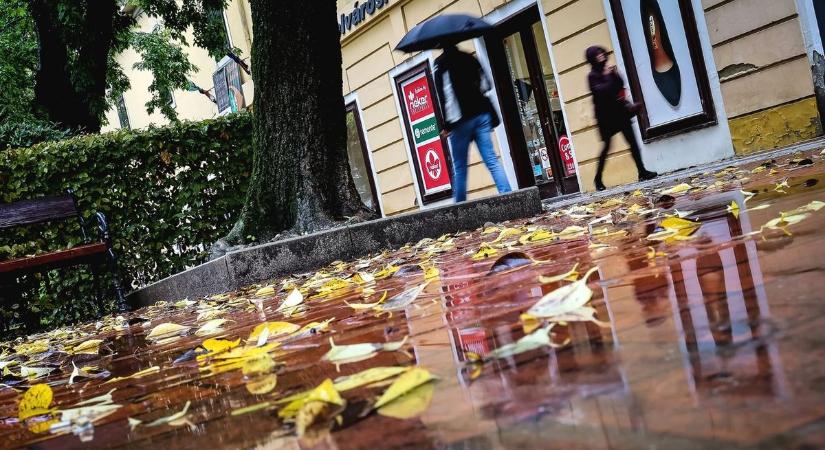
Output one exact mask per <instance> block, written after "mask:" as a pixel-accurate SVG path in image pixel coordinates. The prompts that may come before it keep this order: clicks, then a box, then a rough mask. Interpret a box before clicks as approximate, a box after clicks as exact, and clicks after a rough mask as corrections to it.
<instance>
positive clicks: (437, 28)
mask: <svg viewBox="0 0 825 450" xmlns="http://www.w3.org/2000/svg"><path fill="white" fill-rule="evenodd" d="M492 29H493V27H492V25H490V24H489V23H487V22H485V21H484V20H482V19H479V18H478V17H473V16H469V15H467V14H442V15H440V16H436V17H433V18H432V19H429V20H427V21H425V22H422V23H420V24H418V25H416V26H415V27H414V28H413V29H412V30H410V32H409V33H407V34H406V36H404V38H403V39H401V42H399V43H398V46H397V47H395V49H396V50H401V51H404V52H407V53H411V52H415V51H419V50H428V49H431V48H436V47H438V46H439V45H444V44H455V43H458V42H461V41H466V40H467V39H472V38H476V37H479V36H481V35H483V34H484V33H486V32H488V31H490V30H492Z"/></svg>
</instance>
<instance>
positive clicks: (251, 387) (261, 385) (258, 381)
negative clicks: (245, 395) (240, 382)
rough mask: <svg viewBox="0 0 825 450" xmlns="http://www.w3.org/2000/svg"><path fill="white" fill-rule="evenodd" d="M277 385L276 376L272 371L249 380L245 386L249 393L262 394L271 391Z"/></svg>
mask: <svg viewBox="0 0 825 450" xmlns="http://www.w3.org/2000/svg"><path fill="white" fill-rule="evenodd" d="M277 385H278V376H277V375H276V374H274V373H269V374H266V375H262V376H259V377H255V378H253V379H251V380H249V381H248V382H247V383H246V385H245V387H246V390H247V391H249V393H250V394H254V395H263V394H268V393H270V392H272V390H273V389H275V386H277Z"/></svg>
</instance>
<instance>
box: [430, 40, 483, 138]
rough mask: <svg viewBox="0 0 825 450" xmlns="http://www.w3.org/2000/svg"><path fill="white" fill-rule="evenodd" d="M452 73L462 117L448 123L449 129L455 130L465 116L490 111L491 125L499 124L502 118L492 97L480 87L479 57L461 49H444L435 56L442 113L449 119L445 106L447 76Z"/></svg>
mask: <svg viewBox="0 0 825 450" xmlns="http://www.w3.org/2000/svg"><path fill="white" fill-rule="evenodd" d="M447 73H449V74H450V80H451V81H452V87H453V91H454V92H455V96H456V99H457V100H458V105H459V107H460V108H461V119H460V120H459V121H458V122H455V123H445V126H446V128H447V130H448V131H449V130H452V129H453V128H455V127H456V125H458V124H459V123H461V122H462V121H464V120H465V119H470V118H473V117H475V116H477V115H479V114H484V113H488V114H490V116H491V118H492V124H491V126H492V127H496V126H498V124H499V118H498V115H497V114H496V111H495V109H493V105H492V103H490V99H489V98H487V96H486V95H485V93H484V91H483V90H482V88H481V77H482V73H483V72H482V68H481V64H479V62H478V60H477V59H475V57H473V55H470V54H468V53H464V52H462V51H453V52H444V53H443V54H442V55H441V56H439V57H438V58H436V60H435V73H434V74H433V78H434V79H435V86H436V90H437V91H438V97H439V100H440V106H441V111H442V115H443V116H444V119H445V122H447V120H446V119H447V118H446V111H445V107H444V98H445V97H444V76H445V75H446V74H447Z"/></svg>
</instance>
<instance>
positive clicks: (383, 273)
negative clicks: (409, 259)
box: [374, 265, 400, 280]
mask: <svg viewBox="0 0 825 450" xmlns="http://www.w3.org/2000/svg"><path fill="white" fill-rule="evenodd" d="M399 268H400V267H398V266H395V265H389V266H387V267H385V268H383V269H381V270H379V271H378V272H376V273H375V275H374V276H375V279H376V280H380V279H382V278H387V277H388V276H390V275H392V274H394V273H395V272H398V269H399Z"/></svg>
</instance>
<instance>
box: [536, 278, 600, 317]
mask: <svg viewBox="0 0 825 450" xmlns="http://www.w3.org/2000/svg"><path fill="white" fill-rule="evenodd" d="M597 270H598V268H597V267H593V268H591V269H590V270H588V271H587V273H586V274H585V275H584V277H582V278H581V279H580V280H578V281H575V282H573V283H571V284H568V285H566V286H562V287H560V288H558V289H556V290H554V291H552V292H550V293H548V294H546V295H544V296H543V297H542V298H541V299H539V301H538V302H536V304H534V305H533V306H532V307H531V308H530V309H529V310H528V311H527V312H528V314H530V315H532V316H535V317H542V318H549V319H552V318H553V316H556V315H560V314H564V313H566V312H569V311H572V310H574V309H576V308H579V307H582V306H584V305H586V304H587V302H589V301H590V298H591V297H592V296H593V291H592V290H590V288H589V287H587V280H588V278H590V276H591V275H592V274H593V273H595V272H596V271H597Z"/></svg>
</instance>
